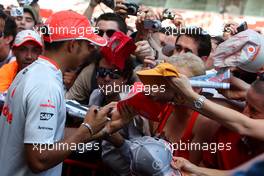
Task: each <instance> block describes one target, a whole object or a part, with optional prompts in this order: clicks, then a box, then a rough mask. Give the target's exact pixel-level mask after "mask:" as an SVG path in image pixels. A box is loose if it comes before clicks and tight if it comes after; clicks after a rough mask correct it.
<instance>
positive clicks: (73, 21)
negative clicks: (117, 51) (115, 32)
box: [41, 10, 107, 46]
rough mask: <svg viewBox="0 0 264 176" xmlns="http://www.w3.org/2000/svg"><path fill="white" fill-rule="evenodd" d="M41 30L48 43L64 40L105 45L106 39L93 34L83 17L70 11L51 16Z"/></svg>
mask: <svg viewBox="0 0 264 176" xmlns="http://www.w3.org/2000/svg"><path fill="white" fill-rule="evenodd" d="M43 27H44V26H43ZM41 28H42V27H41ZM43 29H44V30H45V31H44V30H43ZM43 29H41V32H42V34H43V38H44V40H45V41H46V42H50V43H51V42H56V41H66V40H87V41H90V42H91V43H94V44H96V45H99V46H105V45H106V44H107V40H106V39H104V38H103V37H100V36H98V35H96V34H95V32H94V28H93V27H92V26H91V24H90V22H89V20H88V19H87V18H86V17H85V16H83V15H80V14H78V13H77V12H74V11H71V10H65V11H60V12H57V13H54V14H53V15H51V16H50V17H49V18H48V19H47V21H46V22H45V28H43Z"/></svg>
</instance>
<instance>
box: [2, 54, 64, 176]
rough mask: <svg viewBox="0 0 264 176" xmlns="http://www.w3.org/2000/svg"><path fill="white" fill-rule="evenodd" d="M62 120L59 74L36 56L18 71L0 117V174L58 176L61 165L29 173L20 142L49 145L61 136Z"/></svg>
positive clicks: (61, 85)
mask: <svg viewBox="0 0 264 176" xmlns="http://www.w3.org/2000/svg"><path fill="white" fill-rule="evenodd" d="M65 119H66V108H65V101H64V89H63V80H62V73H61V71H60V70H59V69H58V68H57V67H56V65H54V64H52V61H50V60H49V59H48V58H45V57H43V56H40V57H39V58H38V60H37V61H35V62H34V63H33V64H31V65H30V66H28V67H26V68H25V69H23V70H22V71H20V72H19V73H18V75H17V76H16V78H15V80H14V81H13V83H12V84H11V86H10V88H9V90H8V93H7V97H6V101H5V104H4V108H3V112H2V115H1V117H0V167H1V171H0V175H1V176H11V175H12V176H13V175H14V176H33V175H39V176H59V175H61V169H62V164H59V165H57V166H55V167H53V168H51V169H49V170H46V171H44V172H41V173H40V174H33V173H32V171H31V170H30V168H29V167H28V165H27V163H26V160H25V150H24V144H33V145H34V144H53V143H55V142H57V141H60V140H61V139H62V138H63V132H64V125H65Z"/></svg>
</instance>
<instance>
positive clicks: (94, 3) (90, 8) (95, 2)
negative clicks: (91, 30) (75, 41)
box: [83, 0, 100, 21]
mask: <svg viewBox="0 0 264 176" xmlns="http://www.w3.org/2000/svg"><path fill="white" fill-rule="evenodd" d="M98 3H100V0H91V1H90V3H89V6H88V7H87V9H86V10H85V11H84V14H83V15H84V16H86V17H87V18H88V19H89V20H90V21H91V19H92V16H93V12H94V9H95V7H96V6H97V5H98Z"/></svg>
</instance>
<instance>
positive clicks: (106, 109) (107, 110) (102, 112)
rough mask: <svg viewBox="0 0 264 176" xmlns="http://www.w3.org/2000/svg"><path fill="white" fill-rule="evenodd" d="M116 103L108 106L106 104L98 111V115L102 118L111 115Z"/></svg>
mask: <svg viewBox="0 0 264 176" xmlns="http://www.w3.org/2000/svg"><path fill="white" fill-rule="evenodd" d="M116 105H117V102H111V103H109V104H107V105H106V106H104V107H103V108H102V109H101V110H100V111H99V113H100V115H102V116H107V115H108V114H110V113H111V111H112V110H113V109H114V108H115V107H116Z"/></svg>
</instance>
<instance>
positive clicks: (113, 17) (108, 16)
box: [96, 13, 128, 34]
mask: <svg viewBox="0 0 264 176" xmlns="http://www.w3.org/2000/svg"><path fill="white" fill-rule="evenodd" d="M101 20H105V21H115V22H116V23H117V24H118V28H119V30H120V31H122V32H123V33H125V34H127V31H128V29H127V24H126V22H125V20H124V19H123V18H122V17H121V16H120V15H118V14H115V13H104V14H102V15H100V16H99V17H98V18H97V20H96V24H97V23H98V22H99V21H101Z"/></svg>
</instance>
